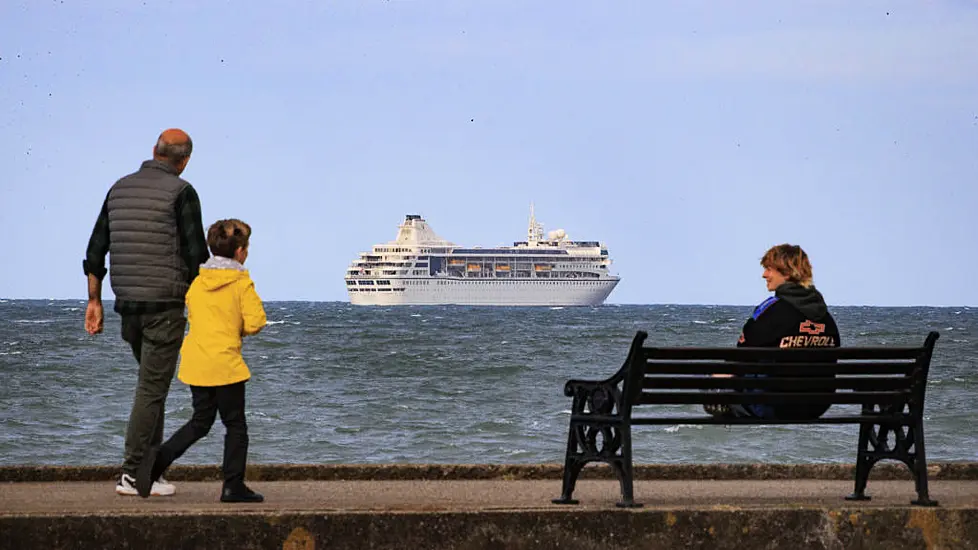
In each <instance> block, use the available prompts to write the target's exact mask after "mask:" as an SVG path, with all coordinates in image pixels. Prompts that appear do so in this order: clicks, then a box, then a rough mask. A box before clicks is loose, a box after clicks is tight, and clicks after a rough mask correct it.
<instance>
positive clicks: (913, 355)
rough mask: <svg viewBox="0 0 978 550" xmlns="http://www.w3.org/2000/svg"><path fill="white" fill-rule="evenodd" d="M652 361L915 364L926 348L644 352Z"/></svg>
mask: <svg viewBox="0 0 978 550" xmlns="http://www.w3.org/2000/svg"><path fill="white" fill-rule="evenodd" d="M643 352H644V354H645V356H646V357H647V358H649V359H677V360H680V361H691V360H725V361H778V362H780V361H792V362H796V361H831V360H874V361H892V360H899V359H911V360H915V359H917V358H919V357H920V355H921V353H922V352H923V349H922V348H919V347H918V348H906V347H899V348H898V347H893V348H888V347H865V348H847V347H839V348H789V349H782V348H732V347H731V348H659V347H655V348H652V347H649V348H643Z"/></svg>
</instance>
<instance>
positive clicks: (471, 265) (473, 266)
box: [465, 264, 482, 271]
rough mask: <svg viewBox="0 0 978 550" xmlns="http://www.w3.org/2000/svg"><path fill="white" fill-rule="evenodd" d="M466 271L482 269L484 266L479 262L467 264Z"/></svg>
mask: <svg viewBox="0 0 978 550" xmlns="http://www.w3.org/2000/svg"><path fill="white" fill-rule="evenodd" d="M465 270H466V271H482V266H481V265H479V264H469V265H467V266H465Z"/></svg>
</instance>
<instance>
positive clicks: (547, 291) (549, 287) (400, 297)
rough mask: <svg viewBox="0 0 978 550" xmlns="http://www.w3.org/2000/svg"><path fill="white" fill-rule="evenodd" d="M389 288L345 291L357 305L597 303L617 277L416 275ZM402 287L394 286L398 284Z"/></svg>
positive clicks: (611, 286) (583, 304) (542, 304)
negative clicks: (555, 278)
mask: <svg viewBox="0 0 978 550" xmlns="http://www.w3.org/2000/svg"><path fill="white" fill-rule="evenodd" d="M397 283H403V284H404V285H403V286H400V285H398V286H395V287H394V288H392V289H390V290H384V291H379V290H374V289H371V290H368V291H364V290H363V289H362V288H358V289H356V290H354V291H351V292H349V295H350V303H351V304H353V305H360V306H368V305H373V306H394V305H468V306H598V305H601V304H602V303H604V301H605V300H606V299H607V298H608V295H609V294H611V291H612V290H614V288H615V286H616V285H617V284H618V279H608V280H601V281H547V280H533V281H514V280H511V279H509V280H507V279H499V280H494V281H478V280H476V281H468V280H457V279H456V280H438V279H416V280H411V281H396V282H395V284H397ZM399 286H400V287H401V288H403V289H404V290H395V289H396V288H398V287H399Z"/></svg>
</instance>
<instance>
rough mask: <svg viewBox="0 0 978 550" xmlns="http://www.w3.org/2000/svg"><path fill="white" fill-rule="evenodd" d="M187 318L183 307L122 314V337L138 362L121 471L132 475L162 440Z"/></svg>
mask: <svg viewBox="0 0 978 550" xmlns="http://www.w3.org/2000/svg"><path fill="white" fill-rule="evenodd" d="M186 328H187V318H186V317H184V316H183V308H174V309H170V310H167V311H163V312H160V313H146V314H141V315H123V316H122V339H123V340H125V341H126V342H128V343H129V347H130V348H131V349H132V354H133V356H134V357H135V358H136V361H138V362H139V379H138V382H137V383H136V394H135V396H134V398H133V401H132V410H131V411H130V413H129V424H128V426H127V427H126V443H125V455H124V460H123V463H122V471H123V472H126V473H127V474H129V475H132V476H134V475H136V469H137V468H139V463H140V462H141V461H142V459H143V455H144V454H145V453H146V451H147V450H148V449H149V448H150V447H155V446H157V445H159V444H160V442H161V441H163V420H164V418H163V417H164V410H165V408H166V395H167V393H168V392H169V391H170V382H171V381H173V373H174V372H175V371H176V368H177V357H178V356H179V354H180V345H181V344H182V343H183V333H184V330H185V329H186Z"/></svg>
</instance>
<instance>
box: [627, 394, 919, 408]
mask: <svg viewBox="0 0 978 550" xmlns="http://www.w3.org/2000/svg"><path fill="white" fill-rule="evenodd" d="M909 398H910V392H909V391H904V392H893V391H860V392H834V393H827V392H805V393H785V392H763V393H759V392H758V393H741V392H723V393H705V392H648V391H646V392H642V393H641V394H640V396H639V399H638V403H639V404H641V405H694V404H704V403H724V404H728V405H729V404H734V403H739V404H745V403H755V404H770V405H802V404H804V405H809V404H840V405H843V404H852V405H898V404H903V403H906V402H907V400H908V399H909Z"/></svg>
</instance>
